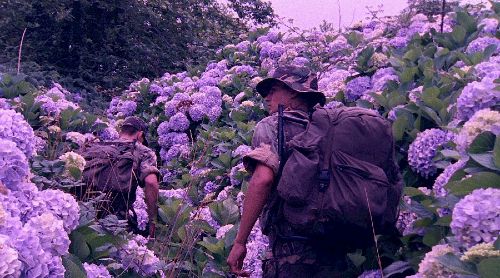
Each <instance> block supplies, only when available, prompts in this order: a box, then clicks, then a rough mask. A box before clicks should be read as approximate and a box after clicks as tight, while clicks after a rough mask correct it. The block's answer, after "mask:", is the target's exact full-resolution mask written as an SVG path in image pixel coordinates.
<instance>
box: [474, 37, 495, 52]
mask: <svg viewBox="0 0 500 278" xmlns="http://www.w3.org/2000/svg"><path fill="white" fill-rule="evenodd" d="M490 45H494V46H496V50H495V52H494V54H498V53H500V40H499V39H497V38H493V37H480V38H477V39H475V40H473V41H472V42H471V43H470V44H469V45H468V46H467V50H466V52H467V54H474V53H476V52H483V51H484V50H485V49H486V47H488V46H490Z"/></svg>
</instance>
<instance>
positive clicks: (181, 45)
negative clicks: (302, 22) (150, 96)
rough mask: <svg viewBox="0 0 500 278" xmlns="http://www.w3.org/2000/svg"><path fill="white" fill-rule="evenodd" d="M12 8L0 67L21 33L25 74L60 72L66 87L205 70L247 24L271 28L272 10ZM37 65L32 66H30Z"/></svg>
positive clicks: (131, 3)
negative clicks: (198, 67) (189, 68)
mask: <svg viewBox="0 0 500 278" xmlns="http://www.w3.org/2000/svg"><path fill="white" fill-rule="evenodd" d="M230 7H231V8H232V9H233V10H234V11H235V12H236V13H237V14H238V15H239V16H240V18H234V17H232V16H231V15H230V13H231V10H227V9H226V8H224V7H223V6H222V5H221V4H219V3H218V2H217V1H202V0H189V1H179V0H176V1H167V2H165V1H158V0H152V1H136V0H126V1H119V2H109V1H94V0H79V1H70V0H64V1H35V2H33V1H26V0H16V1H7V2H5V1H4V2H2V3H1V4H0V29H2V33H1V34H0V49H4V50H5V51H2V53H1V54H0V64H1V63H8V64H9V65H10V67H11V68H15V67H16V63H17V54H18V51H17V50H18V46H19V42H20V39H21V34H22V33H23V30H24V28H27V31H26V37H25V38H24V44H23V61H28V62H35V63H37V64H38V65H41V66H38V65H33V64H31V63H28V64H23V71H24V72H39V71H41V72H46V73H49V72H51V71H53V70H55V71H56V72H57V73H59V74H61V75H62V76H63V77H70V78H71V79H67V80H66V82H64V83H65V85H69V86H71V87H77V88H85V87H87V89H90V90H92V87H89V86H88V85H86V83H90V84H92V85H94V86H95V85H98V86H101V87H103V88H106V89H111V88H114V87H118V86H119V87H124V86H125V85H127V84H128V83H130V82H131V81H133V80H134V79H138V78H139V77H142V76H149V77H152V76H159V75H162V74H163V73H164V72H166V71H179V70H185V69H186V68H187V65H188V64H189V65H197V64H203V63H206V62H207V61H208V60H209V59H210V58H212V57H214V55H215V51H216V50H217V49H218V48H219V47H221V46H223V45H225V44H227V43H230V42H232V41H233V40H235V39H236V38H238V36H239V35H241V34H243V33H245V32H246V31H247V27H246V25H245V24H244V23H243V20H254V21H255V22H257V23H269V24H272V23H273V20H274V15H273V10H272V8H271V6H270V4H268V3H265V2H262V1H260V0H245V1H243V0H242V1H231V5H230ZM32 65H33V66H32Z"/></svg>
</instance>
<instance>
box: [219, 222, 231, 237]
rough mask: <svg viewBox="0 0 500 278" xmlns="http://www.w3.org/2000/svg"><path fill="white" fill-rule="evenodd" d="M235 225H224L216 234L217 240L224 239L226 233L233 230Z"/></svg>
mask: <svg viewBox="0 0 500 278" xmlns="http://www.w3.org/2000/svg"><path fill="white" fill-rule="evenodd" d="M233 227H234V225H233V224H228V225H224V226H222V227H220V228H219V229H217V233H216V234H215V237H216V238H217V239H222V238H224V237H225V236H226V233H227V232H228V231H229V230H231V228H233Z"/></svg>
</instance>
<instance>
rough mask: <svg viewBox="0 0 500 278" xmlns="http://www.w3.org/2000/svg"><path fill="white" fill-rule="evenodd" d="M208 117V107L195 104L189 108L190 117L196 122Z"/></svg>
mask: <svg viewBox="0 0 500 278" xmlns="http://www.w3.org/2000/svg"><path fill="white" fill-rule="evenodd" d="M205 115H207V107H206V106H204V105H201V104H194V105H192V106H191V107H190V108H189V116H190V117H191V119H192V120H193V121H195V122H197V121H200V120H202V119H203V117H205Z"/></svg>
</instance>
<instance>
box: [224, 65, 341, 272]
mask: <svg viewBox="0 0 500 278" xmlns="http://www.w3.org/2000/svg"><path fill="white" fill-rule="evenodd" d="M256 91H257V92H258V93H259V94H260V95H261V96H262V97H263V98H264V100H265V103H266V105H267V109H268V111H269V113H270V114H271V115H270V116H268V117H266V118H264V119H263V120H261V121H260V122H259V123H258V124H257V125H256V127H255V130H254V135H253V139H252V147H253V150H252V151H250V152H249V153H248V154H246V155H245V156H244V158H243V162H244V165H245V168H246V169H247V171H248V172H249V173H251V174H252V177H251V179H250V184H249V186H248V190H247V192H246V194H245V201H244V205H243V214H242V217H241V222H240V227H239V230H238V233H237V236H236V238H235V241H234V245H233V248H232V250H231V252H230V254H229V256H228V259H227V263H228V265H229V267H230V270H231V272H232V273H234V274H236V275H239V276H248V275H249V273H248V272H246V271H245V270H243V269H242V266H243V260H244V258H245V256H246V241H247V238H248V236H249V235H250V231H251V230H252V227H253V226H254V224H255V222H256V221H257V219H258V218H259V216H260V219H259V224H260V225H261V228H262V232H263V233H264V234H266V235H267V236H268V237H269V246H270V247H272V248H271V250H268V251H267V253H266V255H265V259H264V260H263V266H262V270H263V277H310V274H311V273H312V272H311V271H310V270H311V267H312V268H315V267H316V266H317V267H316V268H318V269H319V268H320V265H321V263H322V262H323V260H332V262H335V261H336V258H334V257H332V255H331V254H326V255H325V256H324V258H321V259H320V260H321V262H317V260H318V257H320V256H323V254H322V253H321V254H320V253H317V252H315V251H311V246H310V245H309V243H307V242H301V241H294V242H284V241H282V240H281V236H282V235H283V234H284V236H287V235H294V234H295V231H294V230H293V229H292V228H291V226H290V225H288V223H287V222H283V221H281V220H277V219H278V218H277V216H276V215H277V213H278V211H279V206H280V205H279V197H278V194H277V190H276V186H275V185H276V181H277V180H279V171H280V156H279V154H278V153H279V151H278V149H279V146H278V140H277V138H278V115H277V114H278V113H276V112H278V107H279V105H283V106H284V108H285V110H284V116H286V117H288V118H293V119H296V120H297V121H295V122H287V124H286V125H285V128H284V133H285V134H286V137H287V138H292V137H293V136H294V135H295V134H298V133H300V132H302V131H304V129H305V126H304V125H303V124H300V121H301V120H307V119H308V118H309V116H310V114H311V113H312V111H313V110H314V109H315V106H316V105H321V106H323V105H324V104H325V96H324V95H323V93H321V92H320V91H319V90H318V79H317V77H316V75H315V74H314V73H311V71H310V70H309V69H308V68H305V67H292V66H287V67H278V68H277V69H276V70H274V71H273V72H271V74H270V77H268V78H266V79H264V80H262V81H261V82H259V83H258V84H257V86H256ZM277 231H280V232H279V233H280V234H279V236H278V233H277ZM281 233H283V234H281ZM304 252H306V253H307V252H309V253H307V254H306V255H304V256H303V255H302V254H304ZM304 261H307V262H308V266H307V267H304V264H303V262H304ZM322 274H325V275H326V276H325V277H337V276H335V275H337V268H336V266H335V267H333V268H330V269H328V270H326V272H323V273H322Z"/></svg>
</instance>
